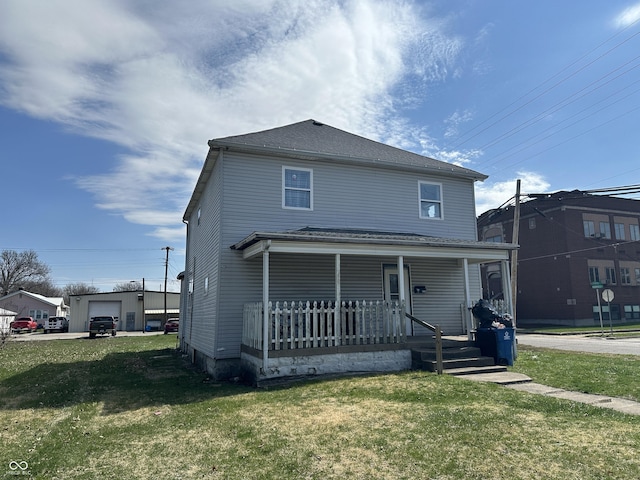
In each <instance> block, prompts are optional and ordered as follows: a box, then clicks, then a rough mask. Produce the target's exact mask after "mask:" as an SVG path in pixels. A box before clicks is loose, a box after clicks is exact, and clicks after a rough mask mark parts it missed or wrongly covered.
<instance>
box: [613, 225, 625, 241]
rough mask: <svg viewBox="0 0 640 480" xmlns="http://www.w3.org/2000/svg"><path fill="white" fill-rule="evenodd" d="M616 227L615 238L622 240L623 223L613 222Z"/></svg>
mask: <svg viewBox="0 0 640 480" xmlns="http://www.w3.org/2000/svg"><path fill="white" fill-rule="evenodd" d="M614 226H615V229H616V240H624V223H616V224H614Z"/></svg>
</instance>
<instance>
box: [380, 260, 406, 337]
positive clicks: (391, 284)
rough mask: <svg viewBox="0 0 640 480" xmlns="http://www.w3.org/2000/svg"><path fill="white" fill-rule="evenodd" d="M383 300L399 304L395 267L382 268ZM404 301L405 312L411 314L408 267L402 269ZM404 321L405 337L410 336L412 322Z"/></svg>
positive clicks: (398, 282) (396, 268) (398, 285)
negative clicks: (405, 327)
mask: <svg viewBox="0 0 640 480" xmlns="http://www.w3.org/2000/svg"><path fill="white" fill-rule="evenodd" d="M384 299H385V300H387V301H389V302H396V301H397V302H400V281H399V278H398V267H397V266H392V265H385V266H384ZM404 299H405V308H406V311H407V312H409V313H411V285H410V276H409V266H408V265H405V267H404ZM405 320H406V322H407V323H406V326H407V335H412V322H411V320H409V319H408V318H405Z"/></svg>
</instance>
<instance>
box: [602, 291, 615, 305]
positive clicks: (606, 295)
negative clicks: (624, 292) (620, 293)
mask: <svg viewBox="0 0 640 480" xmlns="http://www.w3.org/2000/svg"><path fill="white" fill-rule="evenodd" d="M613 297H614V295H613V290H610V289H608V288H607V289H605V290H603V291H602V299H603V300H604V301H605V302H612V301H613Z"/></svg>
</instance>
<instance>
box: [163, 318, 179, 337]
mask: <svg viewBox="0 0 640 480" xmlns="http://www.w3.org/2000/svg"><path fill="white" fill-rule="evenodd" d="M179 327H180V320H179V319H177V318H170V319H169V320H167V323H165V324H164V334H165V335H166V334H167V333H169V332H177V331H178V328H179Z"/></svg>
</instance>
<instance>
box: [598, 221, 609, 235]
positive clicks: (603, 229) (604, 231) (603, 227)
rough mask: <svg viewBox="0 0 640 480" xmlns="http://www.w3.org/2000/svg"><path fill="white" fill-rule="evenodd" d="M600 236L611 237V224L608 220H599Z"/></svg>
mask: <svg viewBox="0 0 640 480" xmlns="http://www.w3.org/2000/svg"><path fill="white" fill-rule="evenodd" d="M600 237H602V238H607V239H610V238H611V224H609V222H600Z"/></svg>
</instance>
